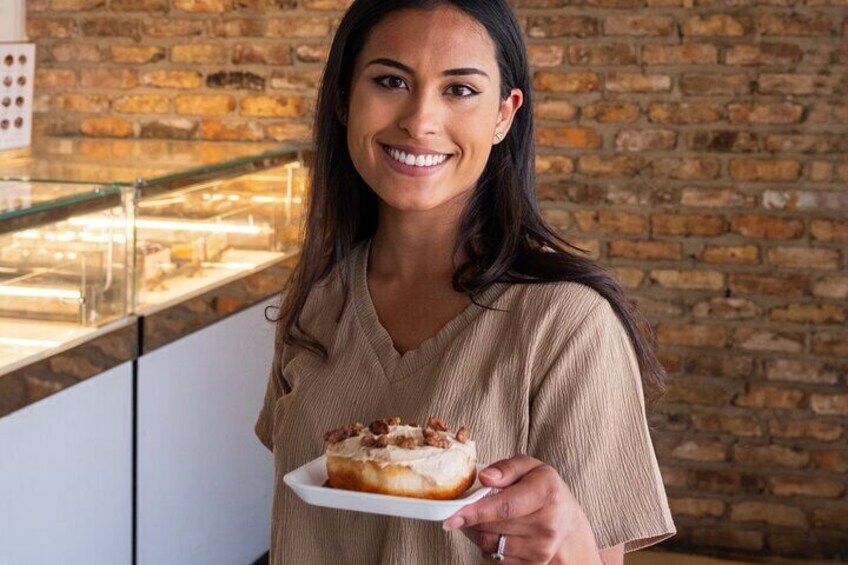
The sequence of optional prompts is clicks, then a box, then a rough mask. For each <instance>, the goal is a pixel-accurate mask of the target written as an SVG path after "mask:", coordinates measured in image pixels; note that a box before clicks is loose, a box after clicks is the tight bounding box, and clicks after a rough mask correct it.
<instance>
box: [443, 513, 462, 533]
mask: <svg viewBox="0 0 848 565" xmlns="http://www.w3.org/2000/svg"><path fill="white" fill-rule="evenodd" d="M463 524H465V518H463V517H462V516H454V517H453V518H451V519H450V520H448V521H447V522H445V525H444V528H445V529H446V530H456V529H457V528H461V527H462V526H463Z"/></svg>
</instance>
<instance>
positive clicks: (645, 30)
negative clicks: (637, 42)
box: [604, 14, 675, 36]
mask: <svg viewBox="0 0 848 565" xmlns="http://www.w3.org/2000/svg"><path fill="white" fill-rule="evenodd" d="M674 30H675V25H674V19H673V18H670V17H668V16H657V15H654V14H652V15H650V16H638V15H622V16H610V17H608V18H606V19H605V20H604V33H606V34H607V35H632V36H669V35H671V34H672V33H674Z"/></svg>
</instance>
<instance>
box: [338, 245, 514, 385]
mask: <svg viewBox="0 0 848 565" xmlns="http://www.w3.org/2000/svg"><path fill="white" fill-rule="evenodd" d="M372 241H373V240H372V239H368V240H366V241H365V242H363V243H362V244H361V245H360V246H359V249H358V250H357V252H356V253H355V255H354V257H353V259H354V263H353V267H354V269H353V281H352V289H351V290H352V291H353V305H354V308H355V310H356V315H357V318H358V319H359V323H360V324H361V326H362V329H363V331H364V332H365V335H366V337H367V339H368V342H369V343H370V344H371V348H372V350H373V351H374V354H375V355H376V357H377V359H378V360H379V361H380V365H382V367H383V372H384V373H385V376H386V378H387V379H388V380H389V381H391V382H395V381H399V380H401V379H403V378H404V377H406V376H408V375H410V374H412V373H414V372H415V371H417V370H418V369H420V368H421V367H423V366H424V365H426V364H427V363H428V362H430V361H431V360H432V359H433V358H434V357H435V356H436V355H438V354H439V353H440V352H441V351H443V350H444V349H445V347H446V346H447V344H449V343H451V342H453V337H454V336H456V335H457V334H458V333H459V332H460V331H462V329H463V328H465V327H466V326H468V324H469V323H470V322H471V321H472V320H473V319H474V318H476V317H477V316H478V315H480V314H481V313H483V312H485V311H486V310H485V309H484V308H481V307H479V306H477V305H476V304H473V303H472V304H469V305H468V306H467V307H466V308H465V310H463V311H462V312H460V313H459V314H458V315H457V316H456V317H454V318H453V319H452V320H450V321H449V322H448V323H446V324H445V325H444V326H442V328H441V329H440V330H439V331H438V332H436V334H435V335H433V336H430V337H429V338H427V339H426V340H425V341H424V342H422V343H421V344H420V345H419V346H418V347H416V348H415V349H412V350H409V351H407V352H406V353H403V354H401V353H399V352H398V351H397V350H396V349H395V346H394V343H392V338H391V336H390V335H389V332H388V331H386V328H384V327H383V325H382V324H381V323H380V319H379V317H378V316H377V310H376V309H375V308H374V302H373V300H372V299H371V293H370V291H369V290H368V259H369V256H370V254H371V242H372ZM509 286H510V285H509V284H508V283H494V284H492V285H491V286H490V287H489V288H487V289H486V290H485V291H484V292H482V293H481V294H480V295H478V297H477V298H476V301H477V302H478V303H480V304H485V305H487V306H491V303H492V302H494V300H495V299H497V298H498V297H499V296H500V295H501V294H502V293H503V292H504V291H505V290H506V289H507V288H508V287H509Z"/></svg>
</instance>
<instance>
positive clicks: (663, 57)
mask: <svg viewBox="0 0 848 565" xmlns="http://www.w3.org/2000/svg"><path fill="white" fill-rule="evenodd" d="M642 62H643V63H646V64H648V65H711V64H715V63H717V62H718V50H717V49H716V46H715V45H712V44H709V43H686V44H683V45H656V44H649V45H645V46H644V47H642Z"/></svg>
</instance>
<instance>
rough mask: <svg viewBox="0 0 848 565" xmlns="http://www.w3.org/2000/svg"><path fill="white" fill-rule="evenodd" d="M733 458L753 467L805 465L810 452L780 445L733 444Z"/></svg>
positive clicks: (799, 466)
mask: <svg viewBox="0 0 848 565" xmlns="http://www.w3.org/2000/svg"><path fill="white" fill-rule="evenodd" d="M733 459H734V460H735V461H736V462H738V463H741V464H742V465H750V466H755V467H763V466H765V467H791V468H801V467H806V466H807V464H808V463H809V462H810V454H809V453H807V452H806V451H804V450H802V449H798V448H791V447H784V446H782V445H743V444H740V443H737V444H736V445H734V446H733Z"/></svg>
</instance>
